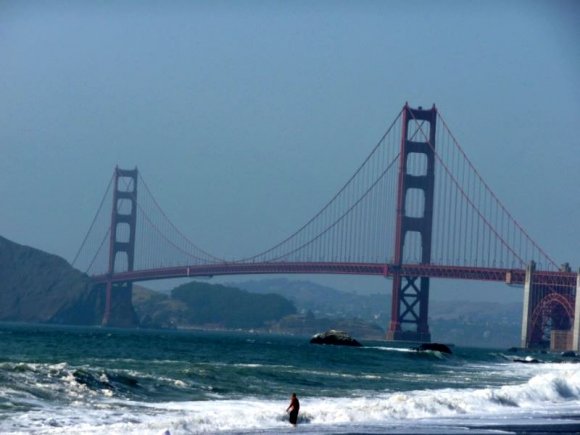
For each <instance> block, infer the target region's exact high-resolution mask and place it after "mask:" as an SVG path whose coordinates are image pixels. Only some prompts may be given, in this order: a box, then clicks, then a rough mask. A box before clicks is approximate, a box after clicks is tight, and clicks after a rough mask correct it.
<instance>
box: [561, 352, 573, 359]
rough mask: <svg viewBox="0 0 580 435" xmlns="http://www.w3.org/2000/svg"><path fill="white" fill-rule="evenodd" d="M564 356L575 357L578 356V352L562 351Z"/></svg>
mask: <svg viewBox="0 0 580 435" xmlns="http://www.w3.org/2000/svg"><path fill="white" fill-rule="evenodd" d="M562 356H565V357H572V358H574V357H576V352H574V351H572V350H567V351H566V352H562Z"/></svg>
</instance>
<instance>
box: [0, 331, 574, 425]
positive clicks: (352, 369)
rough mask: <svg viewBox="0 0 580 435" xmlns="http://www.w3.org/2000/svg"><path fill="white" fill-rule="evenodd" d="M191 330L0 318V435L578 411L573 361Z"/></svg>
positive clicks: (453, 419)
mask: <svg viewBox="0 0 580 435" xmlns="http://www.w3.org/2000/svg"><path fill="white" fill-rule="evenodd" d="M364 344H365V345H366V346H365V347H363V348H348V347H332V346H317V345H310V344H309V343H308V338H307V337H303V338H302V337H300V338H299V337H284V336H274V335H272V336H270V335H253V334H247V333H225V332H223V333H217V332H200V331H142V330H131V331H127V330H109V329H100V328H74V327H46V326H24V325H2V326H0V355H1V356H0V432H1V433H12V434H16V433H35V434H52V433H83V434H99V433H108V434H110V433H119V434H121V433H124V434H125V433H135V434H137V433H139V434H142V433H145V434H161V433H163V432H165V431H166V430H169V431H170V432H171V433H172V434H180V433H216V432H225V433H256V432H260V433H284V432H291V431H292V430H293V428H292V427H291V426H290V425H289V424H288V422H287V415H286V414H285V412H284V410H285V409H286V407H287V406H288V402H289V397H290V394H291V393H292V392H296V393H297V395H298V397H299V398H300V401H301V405H302V406H301V412H300V417H299V425H298V430H299V431H300V433H347V432H353V431H356V432H357V433H385V432H389V433H397V432H398V433H408V432H409V431H412V432H414V433H466V431H469V430H472V429H466V428H469V427H472V428H473V427H480V426H484V427H485V428H486V429H478V430H487V429H492V428H493V427H494V425H497V424H501V425H506V424H519V423H525V424H528V425H531V424H533V425H538V424H547V423H549V424H553V423H555V422H565V421H569V420H570V419H571V418H575V417H580V406H579V405H580V365H578V364H573V363H571V362H564V361H561V360H562V358H561V357H559V356H557V355H542V356H541V357H542V358H543V359H544V361H545V363H543V364H518V363H515V362H513V361H512V358H513V356H512V355H508V354H505V353H504V352H503V351H500V350H497V351H494V350H489V349H468V348H455V349H454V354H453V355H442V354H439V353H417V352H414V351H412V350H410V349H409V348H405V347H398V346H393V345H392V344H390V343H385V342H369V343H364Z"/></svg>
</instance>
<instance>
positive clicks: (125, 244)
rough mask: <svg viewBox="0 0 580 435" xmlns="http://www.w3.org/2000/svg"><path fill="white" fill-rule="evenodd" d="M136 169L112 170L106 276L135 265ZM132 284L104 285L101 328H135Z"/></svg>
mask: <svg viewBox="0 0 580 435" xmlns="http://www.w3.org/2000/svg"><path fill="white" fill-rule="evenodd" d="M137 178H138V171H137V168H135V169H133V170H127V169H119V167H116V168H115V180H114V189H113V207H112V212H111V226H110V236H109V267H108V275H109V277H112V276H113V274H114V273H118V272H130V271H132V270H133V266H134V263H135V228H136V225H137ZM132 296H133V283H132V282H113V281H112V279H109V280H108V281H107V282H106V285H105V308H104V313H103V321H102V325H103V326H117V327H132V326H137V325H138V323H139V322H138V319H137V315H136V314H135V310H134V309H133V303H132Z"/></svg>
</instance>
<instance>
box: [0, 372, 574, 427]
mask: <svg viewBox="0 0 580 435" xmlns="http://www.w3.org/2000/svg"><path fill="white" fill-rule="evenodd" d="M513 369H514V370H521V371H523V372H529V373H533V376H532V377H531V378H530V379H529V381H527V382H524V383H520V384H514V385H503V386H500V387H488V388H479V389H451V388H449V389H439V390H414V391H408V392H397V393H382V394H375V395H373V396H370V395H369V396H366V397H351V398H329V397H322V398H314V397H312V398H311V397H302V398H301V401H302V409H301V419H302V421H301V427H302V428H307V429H304V430H306V431H308V432H325V431H329V430H331V429H332V431H334V432H340V431H341V428H342V429H344V430H346V428H350V429H352V428H356V430H357V431H367V432H372V431H373V429H372V428H375V429H376V428H382V430H391V429H392V428H396V427H398V428H401V427H403V428H407V429H408V428H409V427H413V428H414V429H413V430H414V431H417V432H418V433H420V432H421V430H420V428H421V427H423V428H425V427H429V430H430V431H434V430H435V431H437V430H439V431H440V432H441V433H445V432H452V430H451V429H450V428H454V429H453V431H461V429H460V428H462V427H464V426H466V425H467V426H468V425H469V424H473V425H478V426H481V425H486V424H489V425H493V424H494V423H495V422H499V421H501V422H503V423H506V421H507V422H516V421H529V420H528V419H529V418H530V417H532V416H533V422H534V424H537V423H538V418H540V419H541V417H542V416H545V417H548V416H549V417H550V418H551V420H550V421H551V422H553V421H554V420H553V418H554V417H555V416H557V415H565V414H575V415H579V414H580V367H579V366H576V365H565V364H545V365H542V366H541V367H540V366H535V367H533V368H528V367H525V368H520V367H519V366H518V367H513ZM286 406H287V402H286V401H279V400H278V401H271V400H265V399H260V398H249V399H247V400H215V401H196V402H163V403H145V402H135V401H125V400H119V399H115V398H107V397H103V396H101V397H100V400H99V401H94V400H93V401H91V403H87V402H86V401H82V402H81V401H77V402H74V403H72V404H70V405H68V406H56V405H54V404H47V405H46V406H43V407H41V408H38V409H36V410H34V411H29V412H27V413H20V414H12V415H10V416H9V417H8V418H7V419H5V420H3V421H1V422H0V432H2V433H7V434H16V433H33V434H56V433H70V434H99V433H104V432H106V433H108V434H121V433H122V434H137V433H139V434H162V433H163V432H164V431H165V430H169V431H170V432H171V433H173V434H177V433H215V432H221V431H235V432H246V433H250V432H254V431H265V432H267V433H280V432H284V431H286V430H288V428H289V426H288V423H287V422H286V414H285V413H284V409H285V408H286ZM417 428H419V429H417ZM437 428H439V429H437ZM456 433H457V432H456Z"/></svg>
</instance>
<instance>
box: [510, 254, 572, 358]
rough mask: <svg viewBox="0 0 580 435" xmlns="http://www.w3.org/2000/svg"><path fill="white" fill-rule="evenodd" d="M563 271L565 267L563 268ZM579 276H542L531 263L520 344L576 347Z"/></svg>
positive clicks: (559, 347) (544, 346) (553, 347)
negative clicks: (571, 278)
mask: <svg viewBox="0 0 580 435" xmlns="http://www.w3.org/2000/svg"><path fill="white" fill-rule="evenodd" d="M562 272H564V273H566V272H568V271H567V270H564V271H562ZM579 280H580V278H578V276H576V279H574V280H573V282H572V281H571V280H569V279H562V278H560V277H558V276H557V275H554V276H553V277H550V276H545V275H544V276H543V277H540V273H538V272H536V264H535V263H534V262H531V263H530V265H529V266H528V267H527V268H526V278H525V281H524V301H523V313H522V330H521V331H522V334H521V347H522V348H525V349H530V348H531V349H538V348H539V349H549V350H552V351H564V350H572V349H576V350H577V349H578V345H579V336H580V335H579V333H580V322H579V318H580V301H579V299H580V298H577V297H576V296H577V294H578V289H579V288H580V282H579Z"/></svg>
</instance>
